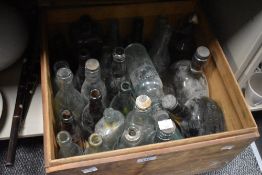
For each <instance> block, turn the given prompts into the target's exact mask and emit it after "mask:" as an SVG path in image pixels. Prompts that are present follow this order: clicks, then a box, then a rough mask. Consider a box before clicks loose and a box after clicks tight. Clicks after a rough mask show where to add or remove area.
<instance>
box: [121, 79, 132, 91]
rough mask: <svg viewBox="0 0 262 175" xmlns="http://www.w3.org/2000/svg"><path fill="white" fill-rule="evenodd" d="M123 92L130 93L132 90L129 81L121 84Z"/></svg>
mask: <svg viewBox="0 0 262 175" xmlns="http://www.w3.org/2000/svg"><path fill="white" fill-rule="evenodd" d="M121 90H122V91H130V90H131V84H130V83H129V82H128V81H124V82H122V83H121Z"/></svg>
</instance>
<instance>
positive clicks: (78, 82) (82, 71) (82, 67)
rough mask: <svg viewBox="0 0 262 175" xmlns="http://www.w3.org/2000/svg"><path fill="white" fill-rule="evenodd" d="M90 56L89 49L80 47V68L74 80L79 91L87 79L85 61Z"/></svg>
mask: <svg viewBox="0 0 262 175" xmlns="http://www.w3.org/2000/svg"><path fill="white" fill-rule="evenodd" d="M89 58H90V56H89V52H88V50H86V49H83V48H82V49H80V51H79V55H78V68H77V70H76V74H75V76H74V80H73V82H74V86H75V88H76V90H78V91H79V92H81V87H82V84H83V82H84V80H85V63H86V61H87V60H88V59H89Z"/></svg>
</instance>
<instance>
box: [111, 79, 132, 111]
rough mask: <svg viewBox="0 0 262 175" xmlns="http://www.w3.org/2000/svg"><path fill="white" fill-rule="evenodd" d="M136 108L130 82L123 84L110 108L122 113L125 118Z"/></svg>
mask: <svg viewBox="0 0 262 175" xmlns="http://www.w3.org/2000/svg"><path fill="white" fill-rule="evenodd" d="M134 106H135V99H134V96H133V93H132V89H131V84H130V83H129V82H128V81H124V82H122V83H121V90H120V91H119V92H118V94H117V95H116V96H115V97H114V98H113V100H112V101H111V103H110V107H111V108H113V109H115V110H118V111H120V112H121V113H122V114H124V116H127V114H128V113H129V112H130V111H132V110H133V108H134Z"/></svg>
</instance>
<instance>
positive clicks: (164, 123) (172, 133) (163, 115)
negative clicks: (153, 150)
mask: <svg viewBox="0 0 262 175" xmlns="http://www.w3.org/2000/svg"><path fill="white" fill-rule="evenodd" d="M152 117H153V118H154V120H155V122H156V137H155V142H164V141H169V140H178V139H182V138H183V136H182V134H181V133H180V131H179V129H177V127H176V124H175V122H174V121H172V120H171V119H170V114H169V113H168V112H167V111H165V110H163V109H162V107H161V106H157V107H155V108H154V111H153V115H152Z"/></svg>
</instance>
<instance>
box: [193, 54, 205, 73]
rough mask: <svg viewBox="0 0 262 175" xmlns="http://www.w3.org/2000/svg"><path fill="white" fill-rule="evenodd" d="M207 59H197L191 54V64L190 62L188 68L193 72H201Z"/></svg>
mask: <svg viewBox="0 0 262 175" xmlns="http://www.w3.org/2000/svg"><path fill="white" fill-rule="evenodd" d="M206 62H207V60H201V59H199V58H198V57H197V56H196V55H194V56H193V58H192V61H191V64H190V69H191V71H192V72H193V73H199V72H202V69H203V67H204V65H205V63H206Z"/></svg>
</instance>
